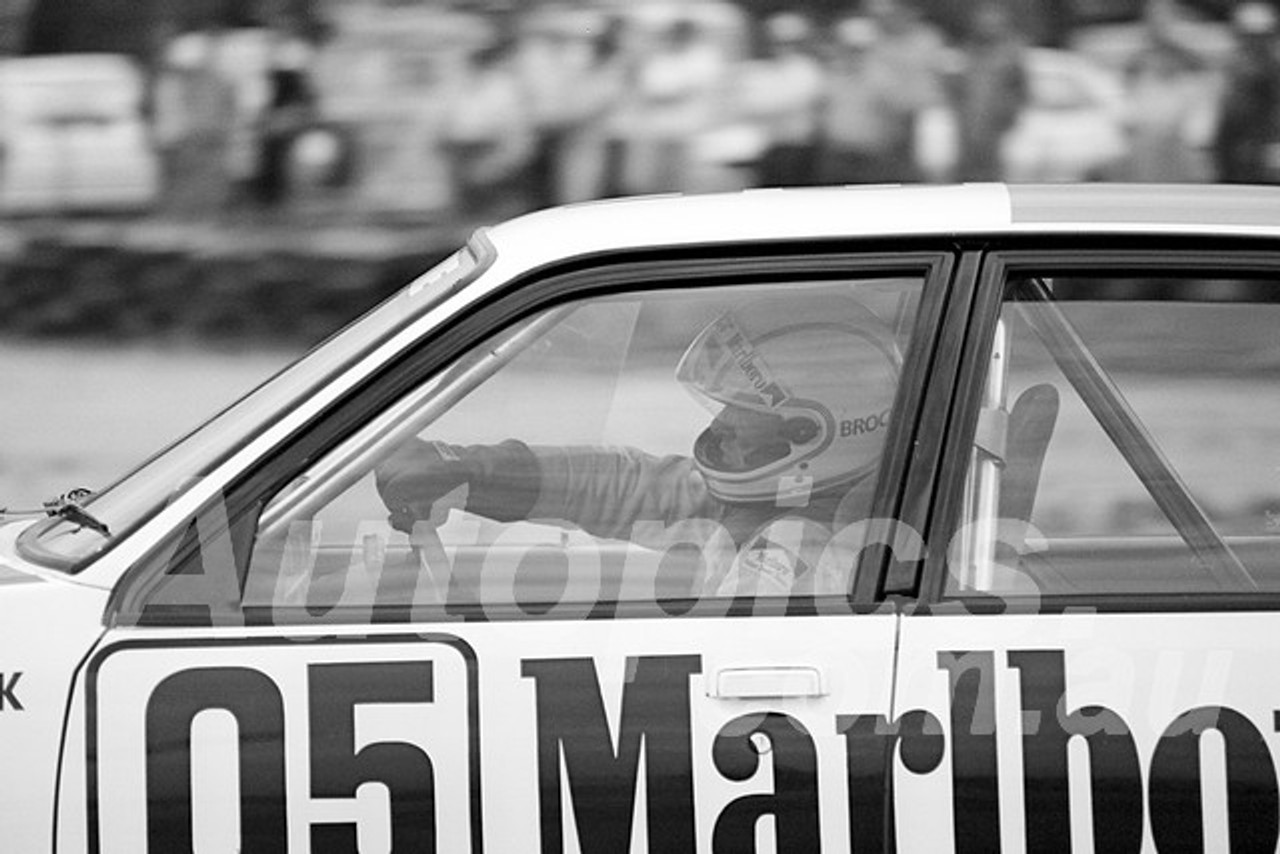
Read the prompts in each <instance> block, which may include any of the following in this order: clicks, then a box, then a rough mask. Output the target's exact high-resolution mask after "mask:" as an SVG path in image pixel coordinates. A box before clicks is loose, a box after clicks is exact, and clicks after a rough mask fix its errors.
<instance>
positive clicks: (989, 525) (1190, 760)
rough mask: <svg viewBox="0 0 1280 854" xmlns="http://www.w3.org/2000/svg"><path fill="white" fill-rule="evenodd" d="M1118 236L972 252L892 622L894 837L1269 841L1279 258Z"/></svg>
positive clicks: (1189, 843)
mask: <svg viewBox="0 0 1280 854" xmlns="http://www.w3.org/2000/svg"><path fill="white" fill-rule="evenodd" d="M1130 244H1131V245H1129V246H1124V245H1122V244H1120V242H1118V241H1109V242H1107V243H1106V245H1105V246H1102V245H1099V246H1088V245H1087V241H1077V242H1076V243H1074V244H1073V245H1071V246H1068V247H1066V248H1057V249H1055V250H1052V251H1043V252H1036V251H1031V250H1027V249H1022V250H1018V251H1012V250H1010V251H1003V252H996V253H993V254H991V255H990V256H988V257H987V259H986V262H985V263H984V265H983V275H982V278H981V283H980V290H979V292H978V295H977V299H976V303H975V304H976V309H975V312H974V315H973V317H972V320H971V322H970V323H969V324H968V325H967V327H966V329H965V330H964V334H966V335H967V340H966V349H965V354H964V357H963V359H964V361H963V367H962V371H961V376H960V381H959V382H958V384H957V386H956V397H955V400H954V405H953V408H952V413H953V415H952V420H951V423H950V427H949V429H948V430H947V432H946V436H945V439H944V440H943V442H944V446H945V447H944V448H943V450H942V463H941V466H940V468H939V474H938V478H939V480H938V489H937V495H938V496H939V499H938V501H937V503H936V505H935V506H934V508H933V514H932V516H931V523H930V527H929V530H928V535H927V537H926V539H927V541H928V543H929V546H930V549H929V552H928V557H927V559H926V560H925V561H924V564H923V565H924V571H923V573H922V575H920V576H919V577H918V581H919V585H920V586H919V587H918V589H917V590H916V591H914V592H915V593H917V594H918V597H919V604H918V606H917V607H916V609H915V610H914V612H913V613H910V614H909V615H908V616H905V617H904V619H903V627H902V636H901V648H900V649H901V651H900V658H901V667H900V669H899V672H898V673H897V675H896V678H895V703H894V718H895V720H903V719H906V718H909V717H912V716H914V717H915V718H916V719H918V720H920V721H921V722H922V724H921V726H922V729H923V732H922V734H920V735H919V736H917V737H916V739H915V743H914V744H910V745H907V744H904V745H903V749H902V755H901V757H899V758H898V759H897V760H896V761H895V766H894V769H893V772H892V779H893V785H894V786H895V787H896V788H895V795H896V797H895V803H896V807H897V812H898V816H899V817H900V818H899V820H898V822H897V824H896V827H895V835H896V842H897V845H898V850H903V851H942V850H955V851H978V850H981V851H991V850H1027V851H1071V850H1076V851H1078V850H1089V849H1090V848H1092V850H1096V851H1101V850H1108V851H1138V850H1143V851H1155V850H1159V851H1224V850H1232V851H1235V850H1241V851H1244V850H1266V851H1271V850H1274V849H1275V847H1276V842H1277V829H1278V823H1277V815H1278V809H1280V806H1278V802H1277V777H1276V764H1275V760H1276V752H1277V750H1280V741H1278V740H1277V735H1276V733H1277V728H1278V726H1280V713H1278V712H1277V709H1280V703H1278V700H1280V679H1278V678H1277V675H1276V674H1277V670H1276V667H1275V661H1276V656H1277V652H1278V651H1280V650H1278V648H1277V640H1276V638H1277V632H1276V628H1277V625H1278V623H1277V617H1276V613H1275V611H1276V608H1277V606H1280V595H1278V594H1280V581H1278V580H1277V575H1276V573H1277V569H1280V524H1278V521H1280V459H1278V458H1277V448H1280V420H1278V419H1277V415H1280V411H1278V410H1277V399H1278V398H1277V396H1276V383H1277V379H1278V378H1280V374H1278V373H1277V372H1278V370H1280V362H1278V361H1277V349H1276V340H1277V339H1276V333H1275V330H1276V328H1277V323H1278V322H1280V289H1278V288H1277V284H1276V283H1277V281H1280V255H1277V253H1275V251H1274V250H1273V248H1272V247H1271V246H1269V245H1265V244H1254V243H1242V242H1239V241H1237V242H1225V241H1217V242H1215V241H1211V240H1208V239H1199V240H1197V239H1184V240H1180V241H1170V242H1159V241H1150V240H1147V241H1139V240H1132V241H1130ZM908 748H910V750H908ZM921 811H927V812H928V813H929V814H930V815H931V816H934V817H935V819H936V820H933V821H930V822H915V821H909V820H904V819H903V818H901V817H905V816H914V815H918V814H920V812H921Z"/></svg>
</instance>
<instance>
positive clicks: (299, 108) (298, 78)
mask: <svg viewBox="0 0 1280 854" xmlns="http://www.w3.org/2000/svg"><path fill="white" fill-rule="evenodd" d="M309 62H310V50H309V48H308V47H307V46H306V45H305V44H304V43H303V42H301V41H298V40H296V39H292V38H285V37H281V38H280V39H279V40H278V41H277V42H276V43H275V44H274V45H273V51H272V57H271V68H270V71H269V73H268V84H267V88H268V95H267V103H266V107H265V109H264V111H263V115H262V131H261V134H260V137H259V143H258V171H257V177H256V180H255V181H254V196H255V198H256V200H257V201H258V203H259V204H261V205H263V206H264V207H276V206H278V205H280V204H282V203H284V202H285V201H286V200H287V199H288V197H289V191H290V185H289V161H290V152H291V150H292V148H293V143H294V141H295V140H296V139H297V138H298V137H299V136H300V135H301V134H302V133H303V132H304V131H305V130H307V129H308V128H309V127H311V126H312V125H313V124H314V123H315V122H316V120H317V118H318V116H317V104H316V96H315V92H314V91H313V89H312V86H311V75H310V71H309V69H308V64H309Z"/></svg>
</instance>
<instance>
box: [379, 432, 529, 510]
mask: <svg viewBox="0 0 1280 854" xmlns="http://www.w3.org/2000/svg"><path fill="white" fill-rule="evenodd" d="M539 477H540V470H539V467H538V459H537V457H535V456H534V454H533V452H532V451H530V450H529V448H528V446H526V445H525V444H524V443H523V442H518V441H516V440H514V439H508V440H507V441H505V442H501V443H499V444H497V445H468V446H461V445H449V444H446V443H444V442H424V441H423V440H421V439H411V440H410V441H408V442H405V443H404V444H403V445H401V446H400V447H398V448H396V450H395V451H393V452H392V453H391V455H390V456H389V457H387V458H386V459H385V460H383V461H382V462H381V463H379V464H378V466H377V468H376V469H375V471H374V480H375V483H376V485H377V488H378V494H379V495H380V496H381V497H382V501H383V503H384V504H386V505H387V509H388V510H390V511H391V517H390V518H391V526H392V527H393V528H395V529H396V530H397V531H404V532H405V533H409V532H411V531H412V530H413V523H414V522H416V521H418V520H420V519H430V518H431V511H432V508H433V507H434V506H435V504H436V502H438V501H439V500H440V499H441V498H444V497H445V496H447V495H449V493H451V492H453V491H454V490H455V489H457V488H458V487H459V486H462V485H464V484H465V485H466V486H467V487H468V489H467V497H466V505H465V509H466V510H468V511H470V512H472V513H476V514H478V515H480V516H486V517H488V518H490V519H494V520H496V521H498V522H515V521H519V520H521V519H526V518H528V514H529V511H530V510H532V509H533V506H534V504H535V503H536V502H537V500H538V492H539V488H540V481H539Z"/></svg>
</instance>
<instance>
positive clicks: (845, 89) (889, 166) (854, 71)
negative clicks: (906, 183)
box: [819, 18, 913, 184]
mask: <svg viewBox="0 0 1280 854" xmlns="http://www.w3.org/2000/svg"><path fill="white" fill-rule="evenodd" d="M879 37H880V30H879V27H878V26H877V25H876V22H875V21H873V20H871V19H870V18H848V19H846V20H844V21H841V22H840V23H839V24H837V26H836V42H835V47H834V54H833V56H832V58H831V60H830V69H829V74H828V78H829V82H828V90H827V99H826V103H825V110H824V113H823V117H822V140H821V155H820V166H819V173H820V178H821V180H822V181H823V183H827V184H860V183H878V182H884V181H895V180H901V179H902V178H903V177H904V175H909V174H912V173H913V165H912V161H911V148H910V138H911V127H910V117H909V116H904V115H903V107H902V105H901V104H899V103H898V101H897V94H896V91H895V90H896V88H897V80H896V79H895V78H894V76H893V69H892V68H891V67H890V65H889V64H888V63H886V62H883V61H882V58H881V56H880V55H879V54H878V53H877V52H876V51H875V49H874V45H875V43H876V41H877V40H878V39H879Z"/></svg>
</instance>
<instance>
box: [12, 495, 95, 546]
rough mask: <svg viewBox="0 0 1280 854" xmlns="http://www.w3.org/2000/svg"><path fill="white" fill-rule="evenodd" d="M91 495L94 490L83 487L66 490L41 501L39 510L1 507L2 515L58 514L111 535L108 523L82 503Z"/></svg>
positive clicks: (82, 525)
mask: <svg viewBox="0 0 1280 854" xmlns="http://www.w3.org/2000/svg"><path fill="white" fill-rule="evenodd" d="M91 495H93V490H91V489H85V488H83V487H81V488H79V489H73V490H71V491H70V492H64V493H63V494H62V495H59V496H58V497H57V498H50V499H49V500H48V501H43V502H41V506H40V509H39V510H10V509H9V508H8V507H0V516H34V515H36V514H38V513H44V514H45V515H46V516H56V517H57V518H59V519H65V520H67V521H68V522H72V523H74V524H76V525H79V526H81V527H82V528H88V529H90V530H92V531H97V532H98V533H99V534H102V536H104V537H109V536H111V529H110V528H108V527H107V525H106V523H105V522H103V521H102V520H101V519H99V518H97V517H96V516H94V515H93V514H92V513H90V512H89V511H88V510H86V509H85V508H84V505H82V504H81V503H80V502H81V501H83V500H84V499H86V498H88V497H89V496H91Z"/></svg>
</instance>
